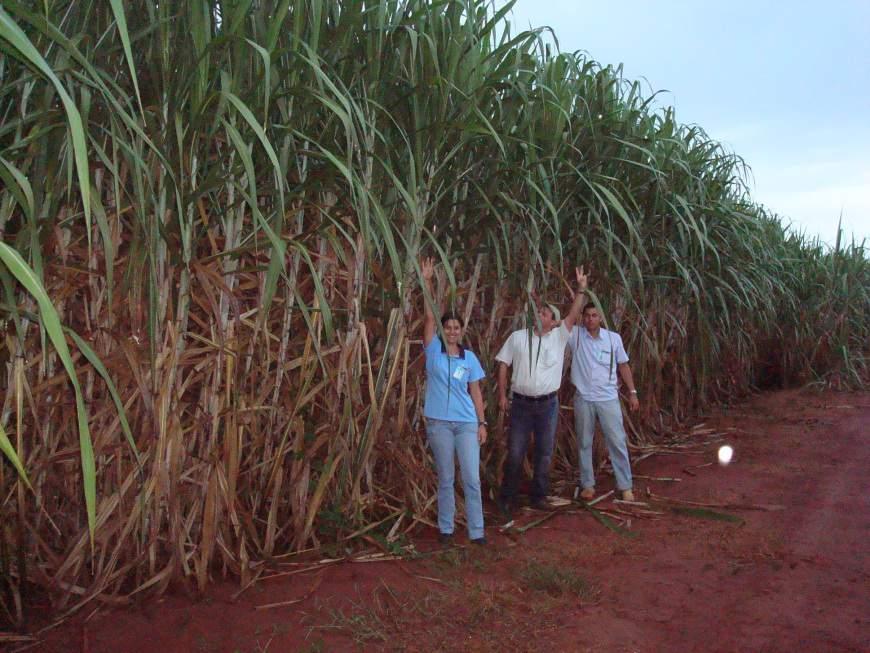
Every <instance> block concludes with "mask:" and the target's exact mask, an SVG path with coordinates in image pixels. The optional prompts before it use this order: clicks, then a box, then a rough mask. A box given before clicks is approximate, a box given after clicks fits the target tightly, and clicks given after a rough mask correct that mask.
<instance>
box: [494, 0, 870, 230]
mask: <svg viewBox="0 0 870 653" xmlns="http://www.w3.org/2000/svg"><path fill="white" fill-rule="evenodd" d="M497 5H498V6H499V7H501V6H503V5H504V2H503V1H502V0H497ZM509 20H510V21H511V24H512V31H513V32H514V33H516V31H519V30H521V29H527V28H528V27H529V26H530V25H531V26H533V27H539V26H544V25H547V26H550V27H552V28H553V30H554V32H555V35H556V37H557V38H558V41H559V47H560V49H561V50H562V51H563V52H573V51H576V50H584V51H586V52H588V53H589V54H590V55H591V57H592V58H593V59H596V60H597V61H599V62H600V63H602V64H608V63H609V64H618V63H622V64H624V73H625V76H626V77H628V78H630V79H641V78H643V79H646V80H647V81H648V82H649V85H650V87H651V88H652V89H655V90H663V89H664V90H667V91H668V93H664V94H663V95H661V96H660V99H661V101H660V104H663V103H666V104H669V105H672V106H674V107H675V108H676V113H677V119H678V120H680V122H684V123H694V124H698V125H700V126H701V127H703V128H704V130H705V131H706V132H707V133H708V134H709V135H710V136H711V137H712V138H714V139H716V140H718V141H720V142H722V143H723V144H725V145H726V146H727V147H728V148H729V149H731V150H732V151H734V152H736V153H737V154H739V155H740V156H742V157H743V158H744V159H745V160H746V162H747V163H748V164H749V165H750V167H751V168H752V172H753V178H754V184H753V196H754V198H755V200H756V201H759V202H761V203H763V204H765V205H766V206H767V207H769V208H770V209H772V210H773V211H775V212H776V213H779V214H780V215H781V216H783V217H784V218H785V220H786V222H787V223H790V224H791V225H792V228H794V229H795V230H797V231H802V232H805V233H807V234H809V235H813V236H814V235H819V236H821V237H822V239H823V240H824V241H825V242H828V243H833V242H834V239H835V237H836V231H837V220H838V219H839V217H840V213H841V211H842V214H843V226H844V231H845V232H846V236H847V237H850V236H851V235H852V234H854V235H855V236H856V237H857V239H858V240H860V239H862V238H867V239H868V242H867V244H868V245H870V0H830V2H827V3H820V2H818V1H817V0H813V1H812V2H809V1H807V0H791V1H789V2H774V1H772V0H728V1H726V2H721V1H717V2H713V1H712V0H694V1H692V0H659V1H657V2H655V1H653V0H611V1H610V2H600V1H598V2H592V1H590V0H518V2H517V4H516V5H515V7H514V10H513V16H512V17H509Z"/></svg>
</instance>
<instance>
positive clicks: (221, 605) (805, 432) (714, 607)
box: [10, 391, 870, 653]
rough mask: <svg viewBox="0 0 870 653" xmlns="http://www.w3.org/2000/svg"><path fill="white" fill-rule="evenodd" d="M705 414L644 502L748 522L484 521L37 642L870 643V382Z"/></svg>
mask: <svg viewBox="0 0 870 653" xmlns="http://www.w3.org/2000/svg"><path fill="white" fill-rule="evenodd" d="M705 422H706V424H705V426H704V429H702V430H700V431H698V435H697V436H693V439H690V440H689V442H690V443H693V448H692V451H695V452H700V453H680V454H673V453H668V454H661V455H656V456H652V457H651V458H648V459H646V460H643V461H641V462H640V463H639V464H638V465H636V467H635V470H634V471H635V473H636V474H637V475H639V476H649V477H668V478H680V479H681V481H680V482H668V481H658V480H649V479H643V478H639V479H637V481H636V489H637V490H639V491H638V492H637V494H638V499H641V498H642V497H641V496H640V495H641V494H644V493H645V491H646V489H647V488H649V490H651V491H652V492H653V493H654V494H656V495H663V496H667V497H671V498H677V499H682V500H690V501H696V502H702V503H710V504H713V503H715V504H740V505H742V506H744V508H727V509H724V508H723V509H721V510H720V509H718V508H717V509H716V510H717V511H719V512H720V513H722V512H724V513H728V514H731V515H736V516H739V517H740V518H741V519H742V520H743V522H742V523H735V522H728V521H715V520H711V519H709V517H710V516H711V515H710V514H707V515H706V517H707V518H701V516H699V515H698V514H693V515H689V514H672V513H667V514H665V515H661V516H654V518H653V519H646V518H645V519H637V518H635V519H632V524H631V533H634V534H635V536H634V537H625V536H621V535H619V534H616V533H614V532H612V531H610V530H608V529H606V528H605V527H604V526H602V525H601V524H600V523H599V522H597V521H596V520H595V519H594V518H593V517H592V515H591V514H589V513H588V512H586V511H583V510H580V511H574V512H570V513H567V514H559V515H557V516H555V517H553V518H552V519H551V520H549V521H547V522H546V523H544V524H542V525H540V526H537V527H535V528H532V529H530V530H529V531H527V532H526V533H524V534H522V535H518V536H515V538H508V537H506V536H504V535H502V534H500V533H498V532H497V530H496V529H495V528H492V527H488V536H489V538H490V540H491V542H490V546H489V547H487V549H486V550H471V549H465V548H463V549H458V550H453V551H449V552H447V553H441V554H438V555H431V556H428V557H426V558H424V559H422V560H417V561H405V562H379V563H369V564H362V563H353V564H351V563H344V564H340V565H334V566H329V567H326V568H324V569H323V570H322V571H320V572H318V573H303V574H298V575H293V576H289V577H285V578H282V579H275V580H269V581H263V582H260V583H258V584H257V585H256V586H254V587H253V588H251V589H250V590H248V591H246V592H245V593H244V594H242V595H241V597H240V598H239V599H238V600H237V601H235V602H233V601H232V600H231V595H232V594H233V593H234V592H235V591H236V590H237V589H238V587H237V586H233V585H229V584H228V585H226V586H219V587H217V588H216V589H215V590H214V591H213V592H212V593H211V594H210V595H209V596H208V597H207V598H206V599H203V600H200V601H193V600H191V599H187V598H183V597H169V598H165V599H161V600H157V601H154V600H151V601H143V603H142V604H141V605H138V606H133V607H130V608H126V609H121V610H114V609H112V610H110V609H108V608H106V609H101V610H100V611H99V613H97V614H95V615H93V616H90V610H86V611H85V612H84V613H83V614H82V615H81V616H78V617H76V619H74V620H72V621H70V622H68V623H66V624H64V625H62V626H60V627H59V628H57V629H54V630H52V631H49V632H47V633H45V634H44V636H43V639H41V640H40V641H39V642H38V643H37V644H36V645H35V646H33V645H31V647H30V648H29V650H32V651H49V652H58V651H86V652H87V653H102V652H110V651H111V652H113V653H114V652H120V651H125V652H130V653H137V652H146V651H148V652H151V651H167V652H172V651H194V652H215V653H217V652H227V653H235V652H239V653H255V652H256V653H263V652H265V651H270V652H272V653H276V652H283V651H294V652H295V651H299V652H302V651H304V652H307V653H314V652H316V651H360V650H366V651H368V650H371V651H380V650H389V651H392V650H396V651H498V652H499V653H505V652H507V651H538V650H552V651H589V652H616V653H623V652H625V653H628V652H634V651H637V652H657V651H722V652H726V651H727V652H732V651H753V652H759V651H766V652H773V651H812V652H814V653H815V652H820V651H870V560H868V551H870V537H868V536H870V498H868V490H870V488H868V482H867V471H868V470H870V437H868V436H870V394H867V393H862V394H833V393H829V394H814V393H811V392H805V391H803V392H802V391H786V392H779V393H772V394H766V395H762V396H758V397H755V398H753V399H752V400H750V401H748V402H746V403H743V404H741V405H739V406H736V407H733V408H731V409H724V408H723V409H718V410H716V411H715V412H714V414H712V415H710V416H709V417H708V418H707V419H706V420H705ZM708 429H712V430H713V432H715V433H721V432H723V431H724V432H727V436H726V439H725V441H727V442H728V443H729V444H731V445H733V447H734V450H735V456H734V460H733V461H732V463H731V464H730V465H728V466H725V467H723V466H720V465H718V464H713V465H709V466H700V465H704V464H705V463H708V462H710V461H712V460H714V459H715V451H716V447H718V446H719V444H722V443H723V442H719V441H714V442H709V441H705V438H708V439H709V438H711V437H712V435H710V434H711V431H708ZM702 433H707V434H708V435H703V434H702ZM686 469H688V470H689V471H688V472H687V471H685V470H686ZM692 474H694V475H692ZM611 483H612V480H611V479H608V478H604V479H601V481H600V483H599V489H600V490H606V489H609V487H610V486H611ZM607 504H608V502H604V503H602V504H599V507H606V506H607ZM748 504H753V505H763V506H765V508H766V509H763V510H747V509H745V506H746V505H748ZM652 505H653V509H657V510H661V509H662V508H661V506H662V505H663V504H655V503H654V504H652ZM656 506H658V508H656ZM432 535H433V534H432V533H422V534H421V536H420V540H419V542H418V548H419V549H420V550H422V551H426V550H432V549H433V548H435V545H434V542H433V541H432ZM561 572H564V576H560V577H559V578H560V579H561V580H559V581H558V582H557V581H556V580H553V578H554V574H555V575H558V574H559V573H561ZM559 582H561V583H562V584H561V585H559ZM296 599H300V600H299V602H297V603H294V604H292V605H286V606H283V607H273V608H267V609H259V610H258V609H256V606H263V605H265V604H271V603H278V602H286V601H291V600H296ZM91 610H93V608H91ZM10 650H14V649H12V648H11V647H10Z"/></svg>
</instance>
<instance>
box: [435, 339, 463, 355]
mask: <svg viewBox="0 0 870 653" xmlns="http://www.w3.org/2000/svg"><path fill="white" fill-rule="evenodd" d="M438 340H440V341H441V353H442V354H446V353H447V345H446V344H445V343H444V338H438ZM456 346H457V347H459V358H461V359H462V360H465V347H463V346H462V345H456Z"/></svg>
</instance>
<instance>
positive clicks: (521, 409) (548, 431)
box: [500, 394, 559, 504]
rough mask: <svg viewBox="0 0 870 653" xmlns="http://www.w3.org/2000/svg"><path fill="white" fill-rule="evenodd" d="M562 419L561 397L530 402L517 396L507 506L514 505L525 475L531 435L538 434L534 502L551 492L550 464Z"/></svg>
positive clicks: (508, 462) (506, 475)
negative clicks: (559, 420) (560, 418)
mask: <svg viewBox="0 0 870 653" xmlns="http://www.w3.org/2000/svg"><path fill="white" fill-rule="evenodd" d="M558 417H559V397H558V396H553V397H550V398H549V399H544V400H543V401H530V400H528V399H524V398H523V397H522V395H516V394H515V395H514V396H513V401H512V402H511V415H510V419H511V427H510V434H509V436H508V455H507V460H505V465H504V479H503V480H502V484H501V493H500V498H501V500H502V501H503V502H504V503H507V504H510V503H512V502H513V500H514V498H515V497H516V494H517V488H518V487H519V484H520V475H521V474H522V472H523V461H524V460H525V458H526V450H527V449H528V448H529V435H530V434H532V433H534V434H535V451H534V459H533V469H534V474H533V477H532V491H531V492H530V493H529V496H530V498H531V500H532V501H539V500H541V499H543V498H545V497H546V496H547V495H548V494H549V493H550V461H551V460H552V459H553V445H554V443H555V440H556V422H557V419H558Z"/></svg>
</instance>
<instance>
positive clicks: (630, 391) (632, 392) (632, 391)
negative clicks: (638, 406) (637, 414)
mask: <svg viewBox="0 0 870 653" xmlns="http://www.w3.org/2000/svg"><path fill="white" fill-rule="evenodd" d="M629 393H630V394H633V395H636V394H637V390H629Z"/></svg>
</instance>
